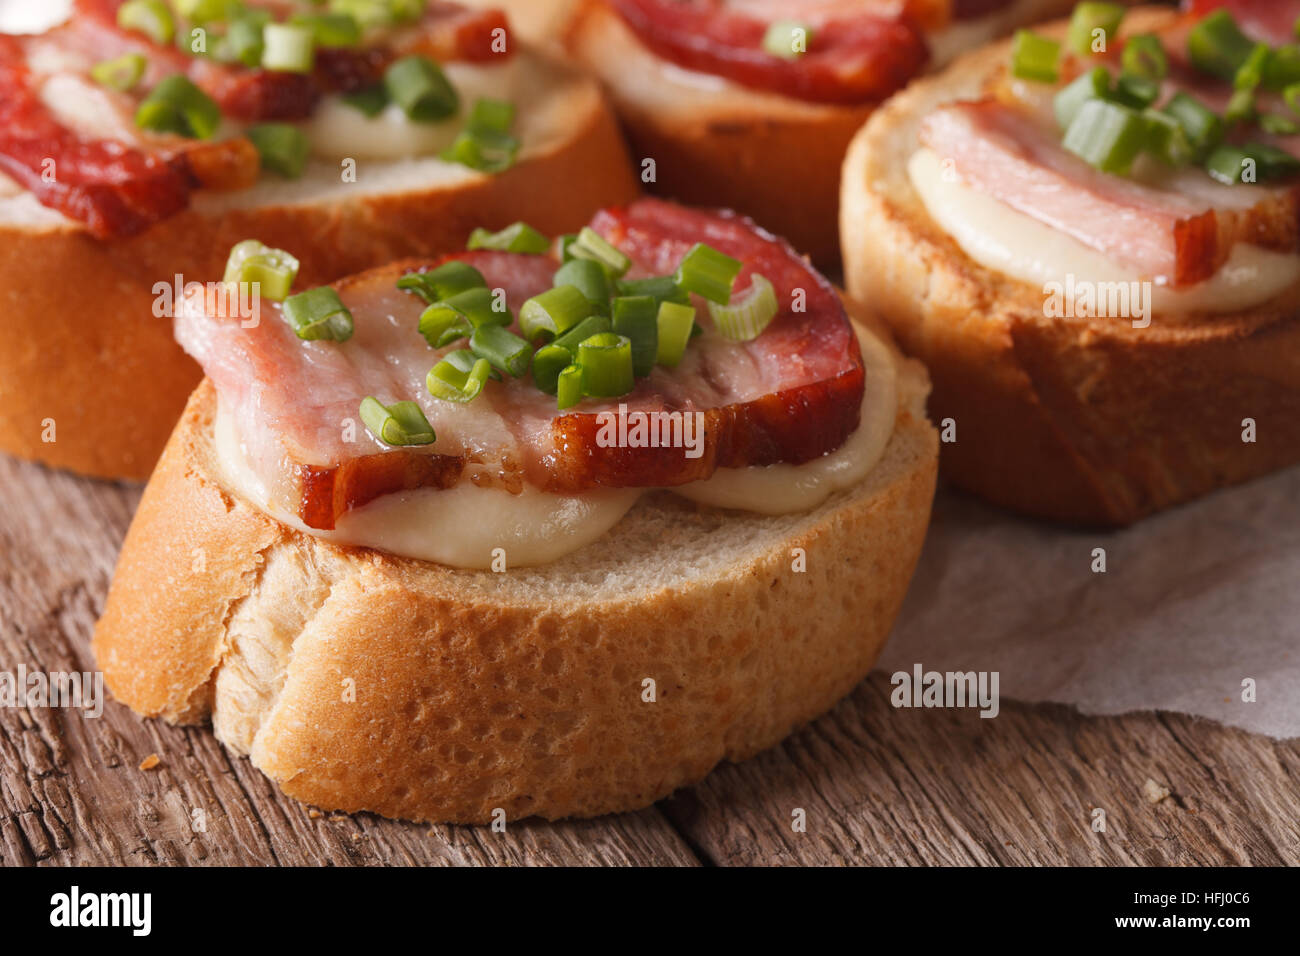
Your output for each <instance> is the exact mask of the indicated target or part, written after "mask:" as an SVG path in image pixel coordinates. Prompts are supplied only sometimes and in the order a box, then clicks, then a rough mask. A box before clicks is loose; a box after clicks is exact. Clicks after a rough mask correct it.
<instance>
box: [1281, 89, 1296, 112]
mask: <svg viewBox="0 0 1300 956" xmlns="http://www.w3.org/2000/svg"><path fill="white" fill-rule="evenodd" d="M1282 99H1283V100H1284V101H1285V102H1286V105H1287V106H1288V107H1290V109H1291V112H1292V113H1298V114H1300V83H1293V84H1292V85H1291V86H1288V87H1287V88H1286V89H1285V90H1283V91H1282Z"/></svg>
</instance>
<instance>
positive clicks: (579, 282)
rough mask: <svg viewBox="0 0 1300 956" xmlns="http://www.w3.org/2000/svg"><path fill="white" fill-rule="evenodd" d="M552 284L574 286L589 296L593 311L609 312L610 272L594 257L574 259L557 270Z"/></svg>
mask: <svg viewBox="0 0 1300 956" xmlns="http://www.w3.org/2000/svg"><path fill="white" fill-rule="evenodd" d="M551 284H552V285H556V286H563V285H571V286H573V287H574V288H575V289H577V290H578V291H579V292H581V293H582V294H583V295H584V296H586V297H587V301H588V302H589V303H591V309H592V311H593V312H600V313H602V314H605V315H608V314H609V297H610V283H609V273H607V272H606V271H605V267H604V266H602V265H601V264H600V263H599V262H596V261H594V260H592V259H572V260H570V261H569V262H566V263H565V264H564V265H562V266H560V268H558V269H557V270H555V276H554V277H553V278H552V279H551Z"/></svg>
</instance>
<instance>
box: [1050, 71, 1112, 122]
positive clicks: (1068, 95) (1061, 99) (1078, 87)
mask: <svg viewBox="0 0 1300 956" xmlns="http://www.w3.org/2000/svg"><path fill="white" fill-rule="evenodd" d="M1108 96H1110V71H1109V70H1107V69H1106V68H1105V67H1104V66H1098V67H1094V68H1093V69H1091V70H1089V71H1088V72H1086V73H1081V74H1079V75H1078V76H1077V77H1075V79H1074V80H1072V81H1071V82H1070V83H1069V84H1068V85H1067V86H1065V87H1064V88H1063V89H1061V91H1060V92H1059V93H1057V94H1056V96H1055V97H1054V98H1053V100H1052V111H1053V112H1054V113H1055V114H1056V122H1057V125H1058V126H1060V127H1061V129H1069V127H1070V124H1071V123H1073V122H1074V118H1075V116H1077V115H1078V114H1079V107H1081V106H1083V104H1084V103H1086V102H1087V101H1088V100H1104V99H1106V98H1107V97H1108Z"/></svg>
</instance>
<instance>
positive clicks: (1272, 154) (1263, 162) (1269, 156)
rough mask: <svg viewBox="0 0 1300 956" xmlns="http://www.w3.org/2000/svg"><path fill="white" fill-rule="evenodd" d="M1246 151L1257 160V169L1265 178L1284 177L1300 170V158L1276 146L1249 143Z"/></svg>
mask: <svg viewBox="0 0 1300 956" xmlns="http://www.w3.org/2000/svg"><path fill="white" fill-rule="evenodd" d="M1246 152H1248V153H1249V154H1250V158H1251V159H1253V160H1255V163H1256V166H1257V171H1258V172H1259V174H1260V176H1261V178H1263V179H1282V178H1285V177H1288V176H1294V175H1295V174H1296V173H1297V172H1300V159H1297V158H1296V157H1295V156H1292V155H1291V154H1290V153H1288V152H1287V151H1286V150H1283V149H1278V148H1277V147H1276V146H1270V145H1268V144H1267V143H1247V144H1246Z"/></svg>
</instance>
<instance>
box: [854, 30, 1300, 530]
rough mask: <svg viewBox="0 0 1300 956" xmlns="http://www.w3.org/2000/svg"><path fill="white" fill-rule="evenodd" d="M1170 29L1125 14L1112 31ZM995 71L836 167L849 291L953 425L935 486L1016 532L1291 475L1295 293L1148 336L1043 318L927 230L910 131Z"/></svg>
mask: <svg viewBox="0 0 1300 956" xmlns="http://www.w3.org/2000/svg"><path fill="white" fill-rule="evenodd" d="M1173 16H1175V14H1174V13H1173V12H1172V11H1166V10H1138V11H1133V12H1130V13H1129V15H1128V17H1127V18H1126V19H1125V25H1124V29H1125V31H1126V32H1144V31H1149V30H1154V29H1157V28H1158V27H1159V26H1160V25H1161V24H1162V23H1164V22H1165V21H1166V20H1167V19H1168V18H1170V17H1173ZM1064 28H1065V24H1064V23H1058V24H1054V25H1051V26H1049V27H1043V28H1037V29H1041V30H1042V31H1043V32H1056V33H1058V34H1059V33H1062V32H1063V31H1064ZM1008 55H1009V54H1008V44H1007V43H999V44H995V45H993V46H991V47H988V48H986V49H984V50H980V51H977V52H975V53H972V54H969V55H967V56H965V57H963V58H961V59H960V60H958V61H956V62H955V63H954V64H953V65H952V66H951V67H950V68H949V69H948V70H946V71H944V72H943V73H941V74H938V75H937V76H935V77H932V78H929V79H926V80H923V81H920V82H918V83H916V84H914V85H913V86H912V87H910V88H909V89H908V90H906V91H905V92H904V93H902V94H900V95H899V96H898V97H896V98H895V99H894V100H892V101H890V102H889V103H888V104H887V105H886V106H885V107H884V108H882V109H881V110H880V111H879V112H878V113H877V114H876V115H875V116H874V117H873V118H872V119H871V121H870V122H869V123H868V124H867V125H866V126H865V127H864V128H863V129H862V131H861V132H860V133H859V134H858V135H857V136H856V137H855V139H854V141H853V144H852V145H851V146H850V148H849V154H848V157H847V158H846V160H845V165H844V179H843V184H842V208H841V238H842V244H843V248H844V263H845V281H846V285H847V287H848V289H849V291H850V293H852V294H853V295H855V296H856V297H858V298H860V299H861V300H862V301H865V302H869V303H871V305H872V307H873V308H874V309H875V310H876V311H877V313H878V314H879V315H880V317H881V318H882V319H883V320H884V321H885V322H887V323H888V324H889V325H890V327H891V329H892V331H893V332H894V335H895V336H896V338H897V339H898V341H899V343H900V344H901V345H902V347H903V349H904V351H906V352H908V353H909V354H911V355H914V356H916V357H917V358H920V359H921V360H922V361H923V362H925V364H926V366H927V367H928V368H929V370H930V373H931V376H932V377H933V380H934V390H933V392H932V394H931V398H930V414H931V416H932V417H933V418H934V420H935V421H936V422H939V423H941V424H942V422H943V420H944V419H949V418H950V419H952V420H953V421H954V422H955V423H956V441H955V442H952V443H947V442H945V444H944V446H943V455H942V459H941V463H942V470H943V474H944V476H945V477H946V478H947V479H948V480H950V481H951V482H953V483H954V484H956V485H958V486H960V487H962V488H965V489H968V490H970V491H973V492H975V493H977V494H979V495H981V496H982V497H984V498H987V499H988V500H990V501H993V502H995V503H997V504H999V505H1002V506H1004V507H1007V508H1011V509H1014V510H1016V511H1020V512H1023V513H1026V514H1030V515H1036V516H1041V517H1046V518H1051V519H1055V520H1060V521H1065V522H1070V523H1077V524H1085V525H1101V526H1119V525H1126V524H1129V523H1131V522H1133V521H1136V520H1138V519H1140V518H1142V517H1144V516H1146V515H1149V514H1151V513H1152V512H1155V511H1158V510H1160V509H1163V508H1167V507H1170V506H1173V505H1176V504H1179V503H1181V502H1185V501H1189V500H1191V499H1193V498H1197V497H1199V496H1202V495H1204V494H1207V493H1209V492H1211V491H1213V490H1215V489H1217V488H1221V487H1225V486H1228V485H1232V484H1235V483H1238V482H1242V481H1246V480H1248V479H1250V478H1254V477H1257V476H1259V475H1262V474H1265V473H1267V472H1270V471H1274V470H1276V469H1278V468H1282V467H1285V466H1287V465H1290V464H1293V463H1295V462H1296V461H1300V363H1297V362H1296V360H1295V356H1296V355H1300V313H1298V312H1297V310H1296V308H1295V305H1294V303H1295V302H1296V296H1297V295H1300V288H1291V289H1288V290H1287V291H1286V292H1284V293H1282V294H1281V295H1279V296H1277V297H1276V298H1275V299H1274V300H1273V301H1271V302H1269V303H1266V304H1264V305H1262V306H1260V307H1258V308H1255V309H1251V310H1249V311H1244V312H1238V313H1220V314H1180V315H1175V314H1169V313H1159V312H1157V313H1156V314H1154V315H1153V316H1152V319H1151V324H1150V326H1149V327H1148V328H1145V329H1135V328H1133V327H1132V324H1131V322H1129V321H1127V320H1124V319H1100V318H1075V317H1066V318H1045V317H1044V315H1043V292H1042V290H1041V289H1040V288H1038V287H1035V286H1031V285H1029V284H1027V283H1024V282H1020V281H1018V280H1015V279H1011V278H1009V277H1007V276H1005V275H1002V274H1000V273H996V272H992V271H990V270H988V269H986V268H984V267H983V266H981V265H979V264H978V263H976V262H974V261H973V260H971V259H970V258H969V257H968V256H967V255H966V254H965V253H964V252H963V251H962V250H961V249H960V248H959V247H958V246H957V244H956V243H955V242H954V241H953V240H952V238H950V237H949V236H948V235H947V234H946V233H945V232H944V231H943V230H942V229H941V228H940V227H939V226H938V225H937V224H936V223H934V221H933V220H932V219H931V218H930V216H929V215H928V213H927V212H926V210H925V207H924V206H923V205H922V203H921V201H920V199H919V197H918V196H917V195H916V193H915V191H914V190H913V189H912V186H911V183H910V181H909V179H908V175H907V160H908V157H909V156H910V155H911V153H912V152H913V150H915V149H916V148H917V145H918V141H917V138H916V131H917V127H918V124H919V122H920V121H921V119H922V118H923V117H924V116H925V115H926V114H927V113H928V112H930V111H931V110H932V109H933V108H934V107H935V106H938V105H940V104H941V103H944V102H947V101H950V100H953V99H958V98H962V97H971V96H975V95H977V93H978V90H979V88H980V87H981V85H982V84H983V82H984V80H985V79H986V77H987V76H988V75H989V74H990V73H991V72H992V71H993V70H994V69H995V68H996V67H997V66H998V65H1000V64H1001V63H1004V62H1006V58H1007V57H1008ZM1246 419H1253V420H1254V422H1255V426H1256V441H1254V442H1253V443H1247V442H1244V441H1243V429H1244V427H1245V420H1246Z"/></svg>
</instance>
